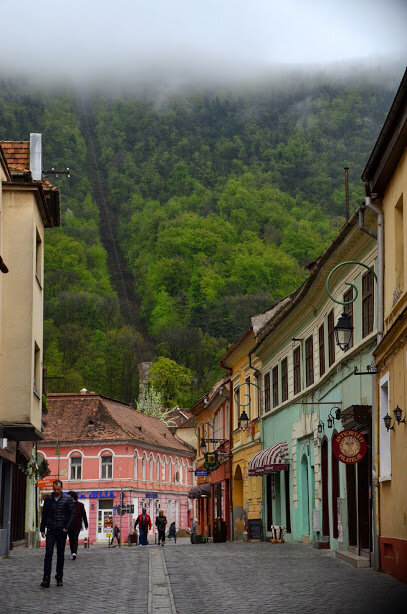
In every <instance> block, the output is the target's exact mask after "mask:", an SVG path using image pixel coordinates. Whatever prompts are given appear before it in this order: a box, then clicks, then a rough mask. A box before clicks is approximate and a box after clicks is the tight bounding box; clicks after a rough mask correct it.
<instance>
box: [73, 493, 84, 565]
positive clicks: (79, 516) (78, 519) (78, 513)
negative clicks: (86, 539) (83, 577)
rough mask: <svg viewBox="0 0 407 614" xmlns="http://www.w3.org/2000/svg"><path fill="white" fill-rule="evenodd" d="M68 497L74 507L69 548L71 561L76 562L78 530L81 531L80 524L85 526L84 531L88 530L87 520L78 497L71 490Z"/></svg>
mask: <svg viewBox="0 0 407 614" xmlns="http://www.w3.org/2000/svg"><path fill="white" fill-rule="evenodd" d="M68 495H69V496H70V497H71V499H72V501H73V504H74V506H75V516H74V519H73V522H72V524H71V528H70V529H69V531H68V535H69V547H70V549H71V559H72V560H73V561H75V560H76V557H77V555H78V537H79V533H80V530H81V529H82V522H83V524H84V526H85V529H87V528H88V518H87V516H86V510H85V506H84V505H83V503H81V502H80V501H78V495H77V493H76V492H74V491H73V490H70V491H69V493H68Z"/></svg>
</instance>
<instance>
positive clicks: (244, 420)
mask: <svg viewBox="0 0 407 614" xmlns="http://www.w3.org/2000/svg"><path fill="white" fill-rule="evenodd" d="M237 426H238V428H239V429H242V431H246V430H247V428H248V426H249V416H248V415H247V414H246V411H245V410H243V411H242V413H241V414H240V416H239V420H238V421H237Z"/></svg>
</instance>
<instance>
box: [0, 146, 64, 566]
mask: <svg viewBox="0 0 407 614" xmlns="http://www.w3.org/2000/svg"><path fill="white" fill-rule="evenodd" d="M0 177H1V186H0V256H1V263H0V270H1V271H2V273H1V277H2V279H1V280H0V518H1V522H0V556H1V555H2V554H6V553H7V552H8V549H9V545H10V543H14V544H19V543H24V540H25V542H26V544H30V545H32V544H33V543H34V542H35V539H36V537H37V535H38V528H37V527H36V518H37V516H38V513H36V510H35V505H36V500H35V497H36V490H35V466H36V461H37V459H36V454H35V451H33V442H35V441H37V440H38V439H40V438H41V430H42V355H43V304H44V247H43V246H44V229H45V228H47V227H52V226H58V225H59V224H60V202H59V190H58V189H57V188H55V187H53V186H52V185H51V184H50V183H49V182H48V181H47V180H46V179H44V178H43V176H42V155H41V135H40V134H32V135H30V142H28V141H18V142H12V141H6V142H4V141H3V142H1V143H0ZM4 263H5V268H4ZM7 269H8V271H7ZM26 494H27V498H26ZM24 502H26V515H24Z"/></svg>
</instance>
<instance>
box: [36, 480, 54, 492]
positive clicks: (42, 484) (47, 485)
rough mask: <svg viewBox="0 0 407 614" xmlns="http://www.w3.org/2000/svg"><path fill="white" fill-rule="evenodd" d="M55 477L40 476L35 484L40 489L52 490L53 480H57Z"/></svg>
mask: <svg viewBox="0 0 407 614" xmlns="http://www.w3.org/2000/svg"><path fill="white" fill-rule="evenodd" d="M57 479H58V478H42V480H38V481H37V486H38V488H41V489H42V490H52V484H53V482H54V480H57Z"/></svg>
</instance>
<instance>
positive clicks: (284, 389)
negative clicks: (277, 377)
mask: <svg viewBox="0 0 407 614" xmlns="http://www.w3.org/2000/svg"><path fill="white" fill-rule="evenodd" d="M287 399H288V360H287V358H283V360H282V361H281V401H286V400H287Z"/></svg>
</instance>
